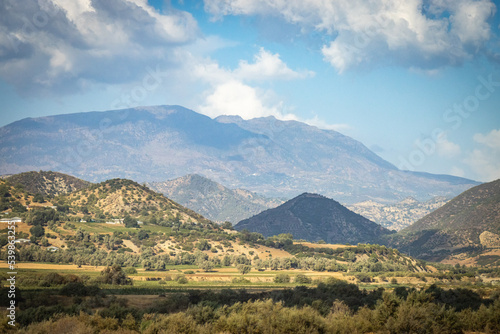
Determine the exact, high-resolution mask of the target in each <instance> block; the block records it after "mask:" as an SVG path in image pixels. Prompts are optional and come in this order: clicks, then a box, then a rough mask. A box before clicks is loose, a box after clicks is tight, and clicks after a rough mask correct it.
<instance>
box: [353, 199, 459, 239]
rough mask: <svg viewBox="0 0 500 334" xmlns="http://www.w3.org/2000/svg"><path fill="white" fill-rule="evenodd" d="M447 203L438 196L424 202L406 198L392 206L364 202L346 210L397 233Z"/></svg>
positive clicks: (446, 200)
mask: <svg viewBox="0 0 500 334" xmlns="http://www.w3.org/2000/svg"><path fill="white" fill-rule="evenodd" d="M448 201H449V199H447V198H446V197H439V196H438V197H434V198H432V199H430V200H428V201H425V202H420V201H417V200H416V199H414V198H412V197H408V198H405V199H404V200H402V201H400V202H397V203H394V204H382V203H377V202H374V201H365V202H360V203H355V204H352V205H347V208H348V209H349V210H352V211H354V212H356V213H359V214H360V215H362V216H363V217H366V218H368V219H370V220H372V221H374V222H375V223H377V224H380V225H382V226H384V227H386V228H388V229H390V230H396V231H399V230H402V229H404V228H405V227H408V226H410V225H411V224H413V223H415V222H416V221H417V220H419V219H420V218H422V217H424V216H426V215H428V214H429V213H431V212H432V211H434V210H436V209H438V208H440V207H442V206H443V205H445V204H446V203H447V202H448Z"/></svg>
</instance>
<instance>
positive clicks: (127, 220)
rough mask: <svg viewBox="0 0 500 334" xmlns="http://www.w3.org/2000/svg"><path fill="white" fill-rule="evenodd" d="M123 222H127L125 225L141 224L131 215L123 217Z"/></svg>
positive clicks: (137, 225)
mask: <svg viewBox="0 0 500 334" xmlns="http://www.w3.org/2000/svg"><path fill="white" fill-rule="evenodd" d="M123 223H124V224H125V227H139V224H137V220H136V219H134V218H132V217H130V215H126V216H125V218H124V219H123Z"/></svg>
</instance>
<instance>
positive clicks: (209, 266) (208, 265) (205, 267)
mask: <svg viewBox="0 0 500 334" xmlns="http://www.w3.org/2000/svg"><path fill="white" fill-rule="evenodd" d="M199 267H200V268H201V269H203V270H204V271H210V270H212V269H213V267H214V264H213V263H212V261H203V262H202V263H201V264H200V266H199Z"/></svg>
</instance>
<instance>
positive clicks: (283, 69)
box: [234, 48, 314, 80]
mask: <svg viewBox="0 0 500 334" xmlns="http://www.w3.org/2000/svg"><path fill="white" fill-rule="evenodd" d="M254 60H255V62H254V63H248V62H247V61H246V60H241V61H240V63H239V66H238V68H237V69H236V70H235V71H234V75H235V76H236V77H239V78H241V79H244V80H269V79H274V80H293V79H302V78H306V77H308V76H314V72H312V71H302V72H296V71H293V70H291V69H290V68H289V67H288V66H287V65H286V64H285V63H284V62H283V61H282V60H281V59H280V56H279V54H277V53H276V54H272V53H271V52H269V51H266V50H265V49H264V48H261V49H260V51H259V53H258V54H257V55H255V57H254Z"/></svg>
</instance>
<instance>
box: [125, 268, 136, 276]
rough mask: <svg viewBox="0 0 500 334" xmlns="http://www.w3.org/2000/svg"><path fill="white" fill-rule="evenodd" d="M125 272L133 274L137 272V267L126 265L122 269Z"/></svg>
mask: <svg viewBox="0 0 500 334" xmlns="http://www.w3.org/2000/svg"><path fill="white" fill-rule="evenodd" d="M123 271H124V272H125V274H127V275H133V274H137V269H135V268H134V267H127V268H125V269H124V270H123Z"/></svg>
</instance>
